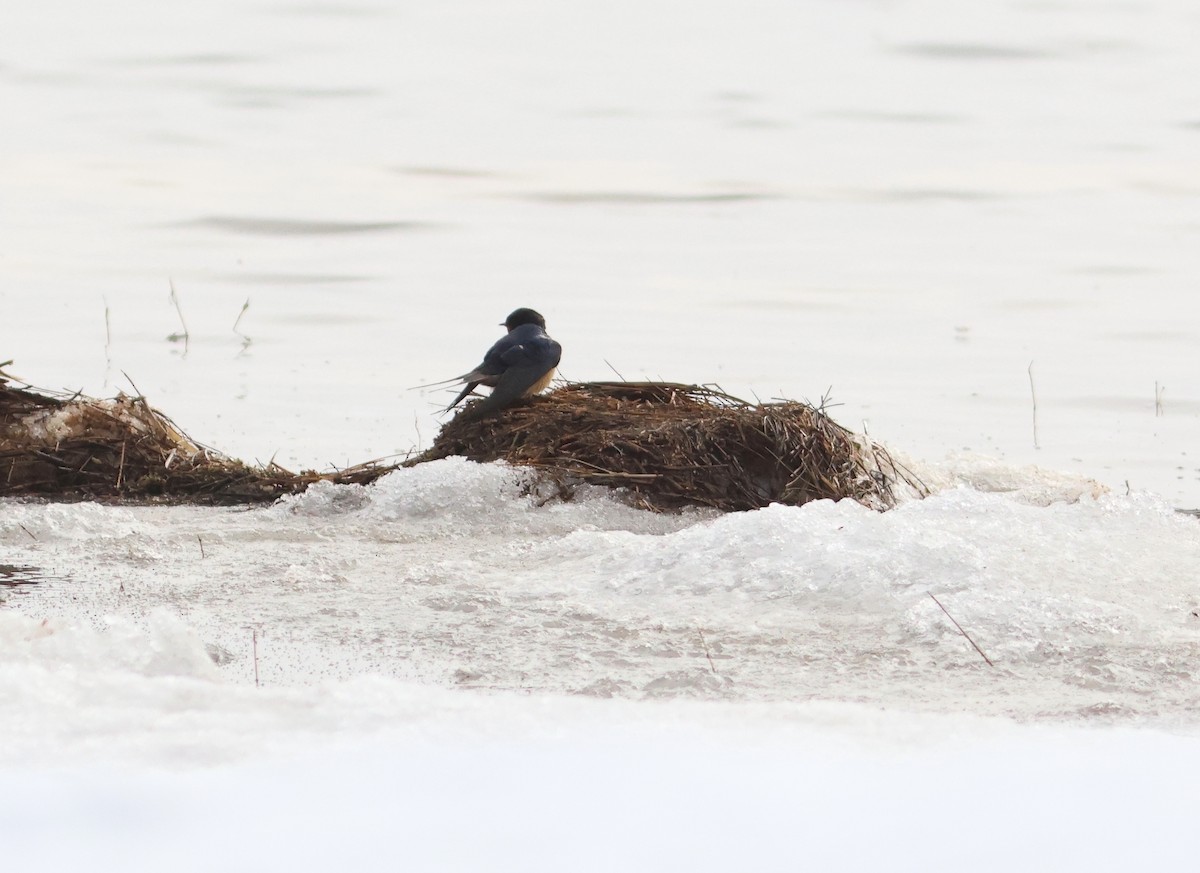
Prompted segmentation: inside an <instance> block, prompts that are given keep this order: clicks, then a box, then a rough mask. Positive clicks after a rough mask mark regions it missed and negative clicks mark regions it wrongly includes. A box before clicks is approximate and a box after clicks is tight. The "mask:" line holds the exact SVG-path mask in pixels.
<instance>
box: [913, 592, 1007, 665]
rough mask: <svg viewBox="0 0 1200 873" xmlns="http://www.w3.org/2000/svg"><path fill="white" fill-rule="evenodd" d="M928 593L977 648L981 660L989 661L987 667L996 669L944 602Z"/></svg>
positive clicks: (959, 630)
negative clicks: (943, 604)
mask: <svg viewBox="0 0 1200 873" xmlns="http://www.w3.org/2000/svg"><path fill="white" fill-rule="evenodd" d="M928 593H929V596H930V597H932V598H933V602H934V603H936V604H937V605H938V608H940V609H941V610H942V612H944V613H946V618H948V619H950V620H951V621H953V622H954V626H955V627H956V628H958V632H959V633H960V634H962V635H963V636H964V637H966V638H967V642H968V643H970V644H971V645H972V646H973V647H974V648H975V651H977V652H979V657H981V658H983V660H985V661H987V665H988V666H989V667H995V666H996V665H995V664H993V663H992V659H991V658H989V657H988V656H987V655H985V654H984V653H983V649H981V648H979V646H977V645H976V644H975V641H974V640H973V639H971V635H970V634H969V633H967V632H966V631H965V630H963V627H962V625H961V624H959V623H958V622H957V621H956V620H955V618H954V616H952V615H951V614H950V613H949V611H948V610H947V609H946V607H944V606H942V601H940V600H938V599H937V598H936V597H934V596H933V592H932V591H930V592H928Z"/></svg>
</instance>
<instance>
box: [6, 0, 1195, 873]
mask: <svg viewBox="0 0 1200 873" xmlns="http://www.w3.org/2000/svg"><path fill="white" fill-rule="evenodd" d="M1198 30H1200V7H1197V6H1195V5H1194V4H1190V3H1185V2H1182V0H1161V2H1141V0H1137V2H1126V3H1116V2H1114V3H1099V2H1046V3H1036V2H1021V3H988V4H961V3H950V2H944V0H937V2H878V3H876V2H833V0H820V2H811V0H810V2H800V3H791V4H783V3H778V4H776V3H754V2H750V3H738V4H723V3H703V4H686V3H671V2H665V0H652V2H640V3H619V2H617V3H606V4H592V3H589V4H565V3H564V4H555V3H549V2H514V3H468V2H456V3H443V4H420V5H418V4H370V3H362V4H354V5H342V4H334V3H327V4H307V3H299V4H272V3H263V4H235V3H226V4H221V3H208V4H183V3H177V2H167V3H163V2H156V3H150V2H113V3H107V4H95V5H89V4H82V3H79V2H77V0H71V2H49V3H43V4H38V5H37V6H36V7H35V6H30V7H29V8H12V9H6V10H5V13H4V16H3V35H2V36H0V106H2V107H3V109H4V118H5V124H4V134H3V138H2V140H0V158H2V163H0V306H2V307H3V312H4V318H3V322H2V324H0V360H3V359H8V358H13V359H15V362H16V363H15V364H14V365H12V366H11V367H10V368H9V369H10V370H12V371H13V372H16V373H19V374H20V375H22V376H23V377H25V378H27V379H29V380H30V381H31V382H33V383H35V384H38V385H42V386H45V387H51V388H69V389H72V390H74V389H83V390H85V391H87V392H89V393H92V394H106V393H112V392H114V391H116V390H118V389H123V390H131V389H130V385H129V382H128V381H127V377H126V375H125V374H128V378H129V379H132V381H133V382H134V383H135V384H136V387H137V389H138V390H140V391H141V392H142V393H144V394H145V395H147V396H148V397H149V399H150V400H151V402H153V403H155V404H156V405H157V406H159V407H160V408H162V409H163V410H165V411H166V412H167V413H168V414H170V415H171V416H172V417H173V418H174V419H175V420H176V421H177V422H178V423H179V424H180V425H181V426H182V427H183V428H184V429H186V430H187V431H188V432H189V433H191V434H192V435H193V436H194V437H196V438H197V439H200V440H201V441H203V442H206V443H208V444H210V445H213V446H216V447H218V448H220V449H222V450H225V451H227V452H229V453H231V454H233V455H236V456H239V457H242V458H245V459H247V460H254V459H259V460H263V461H266V460H267V459H269V458H270V457H272V456H274V457H275V458H276V459H277V460H278V461H279V462H280V463H283V464H285V465H289V466H294V467H325V466H327V465H329V464H336V465H343V464H347V463H354V462H358V461H362V460H366V459H368V458H372V457H377V456H382V455H388V454H391V453H395V452H403V451H406V450H408V449H410V448H412V447H413V446H417V445H421V444H427V443H428V441H429V440H430V439H431V437H432V435H433V434H434V433H435V432H436V428H437V427H438V423H439V418H438V417H437V416H436V412H437V409H438V407H439V404H444V403H445V401H446V400H448V399H449V397H450V396H452V395H446V394H444V393H432V392H430V393H422V392H418V391H409V390H407V389H408V388H409V387H410V386H412V385H415V384H418V383H422V382H427V381H432V380H435V379H440V378H445V377H448V376H451V375H454V374H456V373H459V372H463V371H465V370H466V369H467V368H469V367H470V366H473V365H474V364H475V363H477V361H478V359H479V357H480V355H481V354H482V352H483V350H484V349H485V348H486V347H487V346H488V344H490V343H491V342H492V341H493V340H494V339H495V338H496V337H497V336H498V333H499V330H500V328H498V327H496V326H495V325H496V323H497V322H499V321H501V320H502V319H503V317H504V315H506V314H507V312H508V311H510V310H511V309H513V308H515V307H516V306H522V305H524V306H533V307H535V308H537V309H539V310H540V311H542V312H543V313H545V314H546V316H547V319H548V321H549V326H550V330H551V333H552V334H553V335H554V336H555V337H556V338H557V339H558V340H559V341H560V342H562V344H563V346H564V349H565V353H564V360H563V367H562V371H563V374H564V375H565V376H566V377H568V378H571V379H592V378H601V379H603V378H611V377H612V376H613V369H615V370H617V371H619V372H620V373H621V374H622V375H624V376H625V377H627V378H660V377H661V378H665V379H670V380H677V381H698V382H716V383H719V384H720V385H721V386H722V387H724V388H725V389H726V390H728V391H730V392H732V393H734V394H739V395H743V396H759V397H762V398H769V397H790V398H799V399H805V398H807V399H811V400H817V399H818V398H819V397H821V396H822V395H823V394H825V393H826V392H827V391H828V390H830V389H832V397H833V400H834V402H836V403H840V404H841V405H840V406H838V407H835V408H834V409H833V414H834V416H835V417H836V418H838V419H839V420H840V421H842V422H843V423H844V424H846V425H848V426H850V427H852V428H854V429H860V428H862V427H864V426H866V427H867V428H868V429H869V432H870V434H871V435H872V437H873V438H875V439H878V440H880V441H882V442H884V443H885V444H887V445H888V446H889V447H891V448H892V449H893V450H895V451H897V452H899V453H902V454H903V455H905V456H906V457H907V458H908V459H910V460H911V462H912V464H913V466H914V468H915V469H917V471H918V472H919V473H921V474H922V475H923V476H924V477H926V478H927V479H928V480H929V481H930V482H931V484H933V485H935V486H936V487H938V488H939V489H943V490H941V491H940V492H939V493H938V494H937V495H935V496H934V497H933V498H931V499H929V500H927V501H924V502H914V503H910V504H907V505H905V506H903V507H902V508H900V509H898V510H895V511H893V512H891V513H887V514H883V515H879V514H875V513H871V512H868V511H866V510H862V509H861V508H859V507H856V506H852V505H849V504H839V505H836V506H835V505H831V504H815V505H812V506H809V507H805V508H802V509H795V508H779V507H776V508H772V509H769V510H765V511H763V512H760V513H750V514H740V515H732V516H727V517H723V518H715V517H712V516H706V515H699V514H696V515H685V516H682V517H662V516H651V515H648V514H645V513H640V512H636V511H633V510H630V509H627V508H625V507H623V506H621V505H620V504H618V503H616V502H614V501H612V500H610V499H609V498H607V497H606V496H604V495H592V496H589V497H587V498H586V499H584V500H582V501H581V502H579V503H576V504H571V505H565V506H564V505H554V504H550V505H547V506H538V505H537V501H536V500H533V499H530V498H528V497H526V496H523V495H522V491H521V483H520V477H519V476H518V475H516V474H513V473H511V472H509V471H505V470H503V469H501V468H496V467H478V466H475V465H470V464H466V463H460V462H453V461H452V462H445V463H439V464H436V465H427V466H426V467H423V468H420V469H418V470H413V471H408V472H406V473H403V474H399V475H396V476H393V477H389V478H388V479H386V480H384V481H383V482H381V483H380V484H379V485H378V486H377V487H375V488H372V489H368V490H362V489H335V488H328V489H318V490H316V491H315V492H313V493H311V494H309V495H307V496H305V497H303V498H300V499H298V500H294V501H288V502H286V503H284V504H282V505H280V506H278V507H274V508H271V509H266V510H255V511H251V512H230V511H224V510H210V509H201V510H197V509H121V508H107V507H99V506H93V505H77V506H39V505H23V504H14V503H8V504H5V505H4V506H3V507H0V596H3V597H4V598H5V603H4V604H3V607H0V661H2V664H3V666H2V668H0V733H2V736H3V741H2V742H0V757H2V758H3V760H4V761H5V762H6V763H5V766H6V767H7V768H8V770H7V771H6V774H5V780H6V784H7V785H9V786H10V788H9V790H8V791H6V792H5V800H4V801H3V803H4V805H3V807H2V809H3V816H4V821H5V822H6V823H7V827H5V828H4V830H5V840H6V845H8V846H9V847H10V848H9V850H8V851H9V857H11V858H13V859H15V860H17V861H20V860H29V861H30V863H34V862H37V863H40V864H42V865H45V864H46V863H51V864H52V863H53V862H54V861H55V860H59V861H61V862H62V864H63V865H70V864H72V863H81V862H82V861H81V859H87V861H88V863H89V864H91V865H92V866H93V868H94V866H95V863H94V858H95V857H97V853H100V854H99V856H100V857H106V858H109V859H111V860H112V865H113V866H114V867H116V866H118V864H119V865H120V866H121V868H122V869H126V870H128V869H154V868H155V867H156V866H161V865H162V864H164V863H171V864H172V865H173V866H174V868H175V869H193V867H194V868H195V869H201V868H205V867H206V866H207V867H210V868H211V866H213V865H214V864H216V865H218V866H222V865H223V866H224V867H225V868H228V869H237V867H236V863H245V864H246V865H249V864H251V863H258V864H259V865H260V866H261V864H263V863H266V864H276V865H278V864H282V863H289V864H291V865H292V866H293V867H299V868H302V869H304V868H308V867H310V866H311V867H312V868H314V869H316V868H319V867H321V866H322V865H324V867H325V868H327V867H328V865H329V864H331V863H335V862H336V863H343V862H346V861H347V859H354V860H357V862H358V863H359V864H360V865H361V866H367V867H372V866H373V867H376V868H378V869H394V864H393V863H391V862H392V861H394V860H397V859H400V860H406V861H408V862H409V865H410V867H411V868H412V869H484V868H485V867H486V868H490V869H517V868H519V869H576V870H582V869H618V868H619V869H689V870H697V869H733V868H736V867H737V866H739V865H741V866H743V867H744V868H745V869H751V868H753V869H783V868H785V867H788V866H789V862H791V861H795V860H800V861H805V862H807V863H810V864H811V865H814V868H815V867H820V866H822V865H823V866H824V867H825V868H826V869H829V868H830V864H831V863H835V862H839V861H840V862H848V861H855V862H857V863H858V864H859V865H860V866H872V867H875V868H878V867H881V866H887V867H889V868H891V869H908V867H907V866H906V865H911V866H912V867H914V868H916V867H920V868H921V869H930V868H931V867H933V868H935V869H937V868H939V866H949V864H948V863H947V864H945V865H942V863H941V862H943V861H945V862H948V861H949V860H950V859H951V858H952V856H953V855H954V853H955V852H956V851H971V852H973V853H978V852H979V851H980V848H981V847H985V848H986V849H987V851H986V852H983V853H982V855H979V854H973V861H972V866H973V869H1015V868H1017V867H1020V868H1023V869H1059V870H1061V869H1071V868H1072V867H1076V868H1079V869H1085V868H1086V869H1089V870H1097V869H1129V868H1130V867H1131V866H1138V865H1142V866H1144V865H1146V864H1150V863H1151V861H1153V864H1151V865H1152V866H1155V865H1156V866H1157V868H1158V869H1169V868H1172V867H1175V868H1177V869H1190V866H1188V865H1189V863H1190V862H1191V861H1194V859H1192V855H1193V854H1194V853H1193V852H1192V849H1191V847H1189V845H1188V840H1189V835H1190V833H1191V824H1189V823H1190V822H1193V821H1194V817H1195V813H1196V811H1197V803H1196V796H1195V788H1194V786H1195V785H1196V784H1197V782H1196V776H1197V774H1198V771H1200V767H1198V765H1200V747H1198V746H1197V744H1196V742H1195V731H1196V725H1197V721H1196V717H1195V713H1196V710H1197V706H1198V705H1200V692H1198V690H1197V686H1196V681H1197V676H1198V675H1200V640H1198V639H1197V635H1198V634H1200V591H1198V589H1197V585H1196V581H1195V572H1196V571H1195V568H1196V567H1197V566H1198V565H1200V525H1197V523H1196V522H1195V520H1194V519H1191V518H1189V517H1186V516H1181V515H1177V514H1175V513H1174V512H1173V511H1172V510H1173V508H1174V507H1196V506H1200V458H1198V457H1197V454H1196V453H1197V452H1198V451H1200V448H1197V443H1198V440H1197V435H1198V434H1200V366H1197V363H1198V358H1200V354H1198V353H1200V321H1198V318H1197V316H1198V315H1200V303H1197V294H1196V291H1197V288H1198V287H1200V217H1198V216H1200V211H1198V210H1200V54H1198V53H1197V52H1196V50H1195V38H1194V37H1195V34H1196V33H1197V32H1198ZM169 281H173V283H174V286H175V288H176V290H177V292H178V297H179V300H180V305H181V307H182V310H183V313H184V317H185V319H186V323H187V327H188V329H189V331H190V339H189V341H188V342H187V344H186V347H185V345H184V343H183V342H182V341H179V340H170V339H168V338H167V337H168V335H170V334H173V333H176V332H178V331H179V330H180V324H179V318H178V315H177V313H176V311H175V309H174V307H173V306H172V304H171V303H170V300H169V296H168V295H169V284H168V283H169ZM247 301H249V306H248V308H246V309H245V312H244V313H243V312H242V310H243V307H244V305H245V304H246V302H247ZM239 314H240V315H241V319H240V321H238V317H239ZM235 322H237V331H236V332H235V330H234V324H235ZM247 340H248V342H247ZM1031 362H1032V364H1033V367H1032V371H1033V377H1034V382H1035V385H1036V391H1037V402H1038V442H1039V444H1040V448H1035V446H1034V434H1033V420H1032V407H1031V396H1030V376H1029V367H1030V363H1031ZM1156 384H1157V385H1158V386H1159V389H1160V393H1159V394H1158V396H1157V397H1156ZM1156 400H1157V401H1158V402H1157V403H1156ZM1030 464H1037V465H1039V467H1040V468H1041V469H1030V468H1029V467H1028V465H1030ZM1092 480H1094V481H1092ZM1105 487H1107V488H1108V489H1110V491H1109V493H1105ZM1127 491H1129V492H1130V493H1128V494H1127V493H1126V492H1127ZM931 593H932V594H935V595H936V596H938V597H939V599H941V600H942V601H943V603H945V604H946V605H947V606H948V607H949V608H950V610H951V611H952V612H953V613H954V615H955V617H956V618H958V619H959V621H960V622H962V623H963V624H964V626H966V627H967V628H968V629H969V630H970V631H971V632H972V635H973V637H974V638H975V639H976V640H977V641H978V642H979V643H980V644H981V647H982V648H983V649H984V650H985V652H986V653H987V654H988V655H989V656H990V657H991V658H992V659H993V661H994V662H995V663H996V664H997V666H996V668H994V669H993V668H989V667H988V666H987V665H986V664H985V663H983V661H982V659H981V658H980V657H979V656H978V655H977V654H976V653H975V651H974V650H972V649H971V648H970V646H969V645H968V644H967V643H966V642H965V640H964V639H963V638H962V637H961V636H959V635H958V634H957V632H956V631H955V630H954V628H953V626H952V625H950V624H949V623H948V622H947V621H946V619H945V616H944V614H943V613H941V612H940V610H938V608H937V606H936V605H935V604H934V603H933V602H932V600H931V599H930V597H929V594H931ZM256 647H257V658H256V657H255V648H256ZM256 667H257V670H258V674H259V675H258V680H259V683H260V685H261V687H255V669H256ZM1013 722H1015V723H1016V725H1014V724H1013ZM1098 726H1103V729H1101V728H1100V727H1098ZM1115 761H1120V762H1121V763H1120V764H1117V763H1114V762H1115ZM114 772H115V773H119V774H120V776H119V778H116V779H114V778H112V774H113V773H114ZM334 798H336V801H335V800H334ZM246 822H256V823H258V826H251V825H247V824H246ZM316 823H321V824H322V826H320V827H317V826H314V825H316ZM935 823H936V826H935ZM56 828H61V829H63V830H69V831H70V832H71V834H72V836H73V839H71V840H62V839H60V838H59V837H60V831H59V830H56ZM864 828H865V829H869V830H870V831H872V832H873V833H876V834H879V835H880V839H879V840H878V841H873V842H863V841H861V840H859V839H857V838H856V836H855V835H858V834H860V833H861V832H862V831H863V829H864ZM214 833H215V834H224V835H225V836H226V837H227V838H228V839H229V840H230V841H231V842H230V843H228V845H226V846H225V847H224V848H220V847H219V846H218V844H217V843H212V844H211V845H210V846H209V847H208V848H206V849H205V850H204V851H199V852H198V853H196V854H194V855H193V856H191V857H192V860H190V861H189V860H186V859H184V860H181V859H180V858H179V857H178V847H179V846H180V845H189V844H193V843H195V841H196V840H197V835H198V834H204V837H203V841H204V842H208V841H209V840H210V838H211V835H212V834H214ZM464 833H465V834H468V835H470V836H471V837H473V839H464V838H463V834H464ZM1012 833H1023V834H1026V835H1028V837H1029V839H1028V840H1025V841H1016V842H1014V841H1013V840H1012V839H1011V834H1012ZM1001 834H1008V835H1010V837H1009V838H1001V836H999V835H1001ZM1131 835H1132V836H1131ZM276 836H278V837H279V838H280V841H275V839H274V838H275V837H276ZM401 844H402V845H404V846H405V847H406V848H405V849H404V851H402V852H399V851H398V850H397V849H396V846H397V845H401ZM930 844H934V845H937V846H941V847H943V849H944V852H937V853H935V855H934V856H931V855H930V849H929V846H930ZM231 846H232V848H230V847H231ZM585 846H586V847H589V848H587V849H586V850H585V849H584V848H583V847H585ZM222 853H225V854H222ZM356 853H357V854H356ZM360 856H361V857H360ZM564 858H566V859H567V860H566V862H564V861H563V859H564ZM231 859H232V863H233V864H234V866H230V864H231ZM335 859H336V860H335ZM1189 859H1191V860H1189ZM189 863H190V864H192V865H193V867H188V866H187V864H189ZM481 865H482V866H481ZM1039 865H1040V866H1039ZM790 866H794V865H790ZM852 866H853V865H852ZM102 869H103V868H102Z"/></svg>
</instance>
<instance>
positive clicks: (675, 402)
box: [407, 382, 925, 511]
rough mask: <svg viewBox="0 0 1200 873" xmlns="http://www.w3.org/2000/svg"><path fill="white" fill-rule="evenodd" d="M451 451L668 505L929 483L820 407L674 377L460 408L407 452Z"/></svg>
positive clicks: (920, 489) (881, 498) (429, 456)
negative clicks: (502, 405) (763, 399)
mask: <svg viewBox="0 0 1200 873" xmlns="http://www.w3.org/2000/svg"><path fill="white" fill-rule="evenodd" d="M449 455H463V456H466V457H468V458H470V459H472V460H475V461H494V460H505V461H508V462H509V463H512V464H519V465H524V466H530V467H535V468H537V469H538V470H539V471H540V472H541V473H542V474H543V477H544V478H545V479H548V480H550V481H551V482H553V483H555V484H557V485H558V486H559V488H560V490H562V491H563V492H564V493H565V494H567V495H569V493H570V489H571V488H572V487H573V486H575V485H578V484H592V485H607V486H612V487H620V488H624V489H627V490H628V493H629V494H630V495H631V497H632V498H633V501H634V502H635V503H636V504H638V505H641V506H644V507H646V508H649V509H655V510H660V511H661V510H673V509H678V508H680V507H683V506H689V505H692V506H710V507H715V508H717V509H720V510H725V511H737V510H748V509H756V508H759V507H762V506H766V505H767V504H769V503H789V504H793V505H800V504H804V503H808V502H809V501H810V500H819V499H822V498H829V499H833V500H841V499H844V498H850V499H852V500H856V501H858V502H859V503H861V504H863V505H865V506H868V507H871V508H873V509H881V510H882V509H888V508H890V507H892V506H893V505H895V502H896V497H897V490H898V488H899V487H904V488H909V489H912V490H913V491H915V492H917V493H924V491H925V489H924V486H922V485H921V483H920V482H919V481H917V480H916V479H915V477H913V476H912V475H911V474H910V473H908V472H907V471H905V470H903V469H902V468H901V467H899V465H897V464H896V463H895V462H894V461H893V459H892V458H891V456H890V455H889V454H888V453H887V451H886V450H885V449H883V448H882V447H881V446H877V445H873V444H869V443H867V442H866V441H864V440H863V439H862V438H860V437H856V436H855V435H854V434H852V433H851V432H850V431H848V430H846V429H845V428H843V427H841V426H840V425H838V424H837V423H836V422H834V421H833V420H832V419H830V418H829V417H828V416H827V415H825V413H824V412H823V411H822V410H821V409H818V408H815V407H812V406H809V405H808V404H805V403H796V402H778V403H756V404H751V403H747V402H745V401H742V400H738V399H737V398H735V397H731V396H729V395H728V394H725V393H723V392H721V391H718V390H715V389H713V388H708V387H704V386H699V385H680V384H675V383H665V382H587V383H578V384H568V385H566V386H563V387H560V388H558V389H556V390H555V391H553V392H551V393H549V394H546V395H542V396H539V397H535V398H532V399H531V400H530V401H528V402H527V403H524V404H521V405H517V406H513V407H510V408H508V409H505V410H503V411H502V412H501V413H500V414H499V415H497V416H493V417H491V418H485V419H481V420H477V421H472V420H470V418H469V416H458V417H456V418H454V419H452V420H451V421H449V422H448V423H447V424H446V425H445V427H443V428H442V431H441V433H439V434H438V436H437V439H436V440H435V441H434V444H433V446H432V447H431V448H430V449H429V450H428V451H426V452H424V453H423V454H422V455H420V456H419V457H418V458H415V459H413V460H412V461H409V462H407V464H413V463H420V462H423V461H431V460H436V459H438V458H444V457H447V456H449Z"/></svg>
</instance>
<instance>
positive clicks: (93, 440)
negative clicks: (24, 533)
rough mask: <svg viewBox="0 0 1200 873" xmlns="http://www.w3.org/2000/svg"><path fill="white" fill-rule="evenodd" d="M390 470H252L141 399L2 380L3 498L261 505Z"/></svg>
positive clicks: (0, 483) (371, 465) (0, 487)
mask: <svg viewBox="0 0 1200 873" xmlns="http://www.w3.org/2000/svg"><path fill="white" fill-rule="evenodd" d="M392 469H394V467H393V466H389V465H380V464H374V463H369V464H363V465H360V466H358V467H354V468H352V469H349V470H342V471H338V472H334V473H314V472H304V473H293V472H291V471H289V470H285V469H284V468H283V467H280V466H279V465H278V464H274V463H271V464H267V465H266V466H255V467H252V466H249V465H248V464H244V463H242V462H241V461H238V460H234V459H233V458H229V457H226V456H225V455H222V454H221V453H220V452H217V451H215V450H213V449H210V448H207V447H206V446H202V445H200V444H199V443H197V442H195V441H193V440H192V439H191V437H189V436H188V435H187V434H185V433H184V432H183V431H181V430H180V429H179V428H178V427H177V426H176V425H175V423H174V422H172V421H171V420H170V419H169V418H167V417H166V416H165V415H163V414H162V413H161V412H159V411H158V410H157V409H155V408H153V407H152V406H150V405H149V404H148V403H146V400H145V398H143V397H130V396H127V395H124V394H121V395H118V396H117V397H116V398H113V399H111V400H96V399H93V398H90V397H84V396H82V395H80V394H64V393H55V392H47V391H44V390H33V389H31V388H30V387H29V386H28V385H27V384H25V383H19V384H14V380H13V379H12V377H10V376H8V375H7V374H5V373H4V372H2V371H0V496H6V497H42V498H52V499H55V500H127V501H136V502H187V503H212V504H241V503H262V502H267V501H271V500H275V499H276V498H278V497H280V496H282V495H284V494H293V493H296V492H299V491H303V490H304V489H305V488H307V487H308V486H309V485H311V484H312V483H313V482H316V481H319V480H322V479H326V480H330V481H334V482H340V483H366V482H369V481H373V480H374V479H375V478H377V477H378V476H380V475H382V474H383V473H385V472H387V471H388V470H392Z"/></svg>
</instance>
